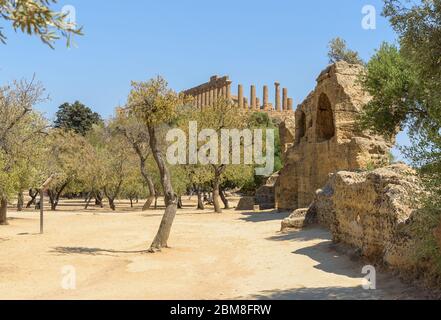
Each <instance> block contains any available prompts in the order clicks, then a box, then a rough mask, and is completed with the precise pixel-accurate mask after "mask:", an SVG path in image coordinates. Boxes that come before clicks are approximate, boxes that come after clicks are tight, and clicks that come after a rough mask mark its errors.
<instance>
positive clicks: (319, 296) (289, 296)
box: [246, 286, 419, 300]
mask: <svg viewBox="0 0 441 320" xmlns="http://www.w3.org/2000/svg"><path fill="white" fill-rule="evenodd" d="M246 298H247V299H256V300H398V299H400V300H414V299H419V298H418V295H417V294H416V293H415V292H411V291H409V290H404V291H403V290H401V289H400V288H396V289H395V290H392V291H389V290H388V291H387V292H385V291H384V290H381V289H380V290H365V289H363V287H362V286H359V287H350V288H343V287H324V288H297V289H288V290H266V291H262V292H260V293H258V294H255V295H252V296H249V297H246Z"/></svg>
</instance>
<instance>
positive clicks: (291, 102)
mask: <svg viewBox="0 0 441 320" xmlns="http://www.w3.org/2000/svg"><path fill="white" fill-rule="evenodd" d="M293 106H294V100H293V99H292V98H289V99H288V111H292V110H293Z"/></svg>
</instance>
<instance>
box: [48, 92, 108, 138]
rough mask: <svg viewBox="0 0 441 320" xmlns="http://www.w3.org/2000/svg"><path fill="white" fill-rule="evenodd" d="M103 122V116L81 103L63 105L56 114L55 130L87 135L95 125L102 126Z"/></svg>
mask: <svg viewBox="0 0 441 320" xmlns="http://www.w3.org/2000/svg"><path fill="white" fill-rule="evenodd" d="M102 121H103V120H102V119H101V116H100V115H99V114H98V113H96V112H93V111H92V110H91V109H90V108H89V107H86V106H85V105H84V104H82V103H81V102H79V101H75V102H74V103H73V104H70V103H67V102H66V103H64V104H62V105H61V106H60V107H59V109H58V111H57V114H56V119H55V121H54V126H55V128H58V129H66V130H72V131H74V132H75V133H78V134H81V135H83V136H84V135H86V134H87V132H88V131H90V130H91V129H92V127H93V125H95V124H100V123H101V122H102Z"/></svg>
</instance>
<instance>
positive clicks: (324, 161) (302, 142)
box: [276, 62, 393, 210]
mask: <svg viewBox="0 0 441 320" xmlns="http://www.w3.org/2000/svg"><path fill="white" fill-rule="evenodd" d="M362 68H363V67H362V66H358V65H350V64H348V63H346V62H338V63H336V64H334V65H331V66H329V67H328V68H326V70H324V71H323V72H322V73H321V74H320V76H319V77H318V79H317V87H316V88H315V90H314V91H313V92H312V93H311V94H310V95H309V96H308V97H307V98H306V100H305V101H304V102H303V103H302V104H301V105H300V106H299V107H298V108H297V111H296V113H295V141H294V144H293V146H292V147H290V148H289V149H288V151H287V154H286V158H285V167H284V168H283V169H282V171H281V172H280V177H279V180H278V182H277V186H276V204H277V207H278V208H279V209H282V210H284V209H298V208H305V207H308V206H309V205H310V204H311V202H312V201H313V199H314V194H315V191H316V190H317V189H319V188H321V187H323V186H324V185H325V184H326V182H327V180H328V177H329V174H330V173H334V172H336V171H340V170H348V171H352V170H359V169H365V168H367V167H369V166H375V165H377V164H378V165H379V164H385V163H387V162H388V160H389V150H390V148H391V146H392V144H393V142H392V141H386V140H385V139H384V138H382V137H378V136H374V135H371V134H369V133H368V132H361V131H359V130H358V129H357V126H356V118H357V115H358V114H359V113H360V111H361V108H362V107H363V106H364V105H365V104H366V103H367V102H368V101H369V99H370V97H369V96H368V94H367V93H366V92H364V91H363V90H362V89H361V87H360V86H359V85H358V84H357V77H358V74H359V73H360V72H361V71H362Z"/></svg>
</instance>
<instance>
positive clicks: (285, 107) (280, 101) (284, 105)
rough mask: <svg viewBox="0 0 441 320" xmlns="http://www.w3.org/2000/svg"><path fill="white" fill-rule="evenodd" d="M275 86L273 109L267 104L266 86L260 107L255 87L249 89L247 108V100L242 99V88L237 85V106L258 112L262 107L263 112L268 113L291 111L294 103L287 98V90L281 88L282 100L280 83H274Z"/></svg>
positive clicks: (267, 93) (267, 90)
mask: <svg viewBox="0 0 441 320" xmlns="http://www.w3.org/2000/svg"><path fill="white" fill-rule="evenodd" d="M274 86H275V104H274V108H273V106H272V105H271V104H270V102H269V89H268V86H266V85H265V86H264V87H263V105H262V106H261V105H260V99H259V98H258V97H257V94H256V86H254V85H252V86H251V89H250V105H249V106H248V100H247V98H245V97H244V91H243V86H242V85H241V84H239V86H238V88H237V92H238V94H237V99H238V105H239V107H240V108H244V109H252V110H260V109H261V108H262V107H263V110H265V111H270V110H273V109H274V110H275V111H289V110H293V104H294V101H293V99H292V98H289V97H288V89H287V88H283V91H282V95H283V96H282V98H281V96H280V83H278V82H276V83H274Z"/></svg>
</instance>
